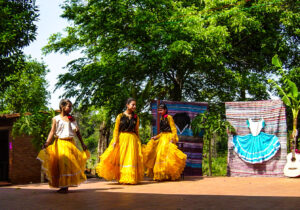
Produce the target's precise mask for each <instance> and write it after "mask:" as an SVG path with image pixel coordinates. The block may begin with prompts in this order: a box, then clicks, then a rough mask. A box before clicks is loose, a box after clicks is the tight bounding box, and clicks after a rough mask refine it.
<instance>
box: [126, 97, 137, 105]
mask: <svg viewBox="0 0 300 210" xmlns="http://www.w3.org/2000/svg"><path fill="white" fill-rule="evenodd" d="M132 101H136V100H135V99H134V98H128V99H127V101H126V104H127V105H129V104H130V103H131V102H132Z"/></svg>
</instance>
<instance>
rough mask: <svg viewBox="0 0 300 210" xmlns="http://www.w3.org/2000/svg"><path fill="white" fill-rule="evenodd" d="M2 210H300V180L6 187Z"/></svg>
mask: <svg viewBox="0 0 300 210" xmlns="http://www.w3.org/2000/svg"><path fill="white" fill-rule="evenodd" d="M0 209H1V210H2V209H9V210H10V209H55V210H56V209H176V210H179V209H272V210H273V209H300V179H288V178H254V177H253V178H242V177H236V178H234V177H213V178H205V177H204V178H201V177H185V180H183V181H177V182H153V181H144V182H142V183H141V184H139V185H119V184H117V183H114V182H106V181H101V180H99V179H89V180H88V182H87V183H85V184H82V185H81V186H80V187H78V188H71V191H70V193H68V194H58V193H56V192H55V189H51V188H49V187H48V185H47V184H30V185H18V186H6V187H5V186H4V187H0Z"/></svg>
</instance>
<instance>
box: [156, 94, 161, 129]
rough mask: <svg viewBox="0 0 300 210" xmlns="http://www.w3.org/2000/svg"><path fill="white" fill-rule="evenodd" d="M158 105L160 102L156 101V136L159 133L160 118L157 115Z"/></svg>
mask: <svg viewBox="0 0 300 210" xmlns="http://www.w3.org/2000/svg"><path fill="white" fill-rule="evenodd" d="M159 104H160V100H157V101H156V135H158V134H159V132H160V116H159V113H158V106H159Z"/></svg>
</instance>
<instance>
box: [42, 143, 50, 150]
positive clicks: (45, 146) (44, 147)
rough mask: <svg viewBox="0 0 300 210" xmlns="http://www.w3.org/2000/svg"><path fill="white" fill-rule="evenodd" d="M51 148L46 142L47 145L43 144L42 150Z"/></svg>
mask: <svg viewBox="0 0 300 210" xmlns="http://www.w3.org/2000/svg"><path fill="white" fill-rule="evenodd" d="M48 146H49V142H47V141H46V142H45V144H43V146H42V149H46V148H47V147H48Z"/></svg>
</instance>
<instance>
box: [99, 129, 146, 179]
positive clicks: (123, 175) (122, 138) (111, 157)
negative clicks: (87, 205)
mask: <svg viewBox="0 0 300 210" xmlns="http://www.w3.org/2000/svg"><path fill="white" fill-rule="evenodd" d="M96 171H97V174H98V175H99V176H100V177H103V178H104V179H106V180H117V181H118V182H119V183H123V184H137V183H138V182H139V181H142V180H143V178H144V166H143V155H142V149H141V143H140V140H139V138H138V136H137V135H136V134H134V133H125V132H121V133H120V135H119V143H118V144H115V145H114V142H113V141H111V143H110V145H109V146H108V148H107V149H106V150H105V152H104V153H103V154H102V155H101V156H100V163H98V165H97V167H96Z"/></svg>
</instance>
